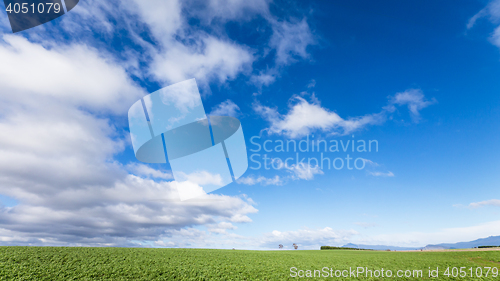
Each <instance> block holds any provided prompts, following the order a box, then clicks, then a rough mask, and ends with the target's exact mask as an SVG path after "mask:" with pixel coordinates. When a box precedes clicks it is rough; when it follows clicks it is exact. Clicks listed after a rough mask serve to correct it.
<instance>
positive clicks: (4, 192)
mask: <svg viewBox="0 0 500 281" xmlns="http://www.w3.org/2000/svg"><path fill="white" fill-rule="evenodd" d="M101 2H102V1H101ZM0 32H2V34H1V35H0V36H1V39H0V61H1V62H2V64H1V66H0V89H2V90H1V91H0V101H1V102H0V194H1V196H0V201H1V202H2V207H1V208H2V209H1V216H0V241H1V242H0V243H2V244H4V245H86V246H106V245H108V246H153V247H208V248H245V249H273V248H276V247H277V245H278V244H284V245H285V246H286V247H288V248H291V245H292V243H298V244H299V246H300V248H301V249H308V248H310V249H317V248H318V247H319V246H320V245H343V244H347V243H360V244H391V245H395V246H416V247H418V246H425V245H426V244H429V243H441V242H459V241H467V240H474V239H477V238H481V237H487V236H490V235H500V220H499V218H498V216H499V209H498V208H499V207H500V201H499V200H498V198H499V196H500V194H499V191H498V182H499V180H500V179H499V176H498V169H499V161H498V159H500V155H499V154H500V153H499V150H498V140H499V137H500V135H499V133H500V132H499V126H498V120H500V119H499V118H500V103H499V95H498V94H499V92H500V83H498V81H499V79H498V77H500V52H499V50H500V1H491V2H488V1H459V2H457V1H453V2H452V1H439V2H435V1H405V2H401V1H385V2H384V3H383V4H381V3H374V2H373V1H344V2H341V1H308V2H307V3H306V2H289V1H268V0H259V1H252V2H248V3H247V1H223V0H211V1H206V2H202V1H173V0H172V1H160V0H157V1H148V2H147V3H146V2H145V1H139V0H127V1H120V2H115V1H107V2H106V3H100V2H99V1H93V0H88V1H81V3H80V4H79V5H78V6H77V7H76V8H75V9H74V10H72V11H71V12H70V13H68V14H67V15H65V16H63V17H61V18H59V19H56V20H54V21H52V22H50V23H48V24H45V25H42V26H38V27H35V28H33V29H30V30H28V31H25V32H21V33H17V34H15V35H13V34H12V33H11V32H10V30H9V26H8V20H7V16H6V13H0ZM191 78H195V79H196V81H197V83H198V85H199V88H200V91H201V93H202V98H203V104H204V108H205V111H206V112H207V113H209V114H213V115H230V116H235V117H237V118H238V119H239V120H240V121H241V123H242V127H243V131H244V134H245V139H246V143H247V148H248V153H249V156H250V155H252V153H254V152H252V151H250V149H255V147H256V146H255V145H253V144H252V143H251V141H250V139H251V138H252V137H254V136H258V137H260V138H259V139H254V140H255V142H257V143H259V144H260V145H262V144H263V143H264V141H266V140H271V141H273V143H276V142H277V141H280V140H281V141H285V142H286V141H289V140H295V141H296V142H299V141H301V140H304V139H306V137H307V135H309V137H310V139H313V138H314V139H315V140H319V139H322V140H327V141H332V140H337V141H343V142H347V141H352V140H353V139H354V140H366V141H368V140H376V141H377V142H378V144H379V149H378V151H376V152H354V153H347V152H335V153H330V154H329V155H325V156H328V157H331V158H335V157H340V158H345V157H346V156H347V154H350V156H351V157H353V158H354V159H357V158H361V159H363V160H361V161H362V162H363V163H364V166H365V167H364V169H361V170H357V169H353V170H349V169H347V168H343V169H340V170H335V169H325V168H324V169H320V168H319V167H315V166H314V165H311V166H310V165H304V166H298V165H293V164H292V165H282V166H280V169H278V170H276V169H270V170H265V169H258V170H254V169H249V170H248V171H247V172H246V174H245V175H244V176H243V178H241V179H240V180H239V183H232V184H229V185H227V186H225V187H223V188H221V189H218V190H217V191H215V192H213V193H211V194H210V195H208V196H207V197H206V198H204V199H203V200H198V201H196V200H195V201H192V202H180V201H178V200H177V197H176V196H177V195H176V185H177V184H178V183H176V182H175V181H174V180H173V178H172V175H171V172H170V167H169V165H168V164H167V165H159V164H152V165H146V164H143V163H140V162H138V161H137V160H136V159H135V156H134V153H133V149H132V146H131V142H130V137H129V134H128V121H127V112H128V108H129V107H130V106H131V105H132V104H133V103H134V102H136V101H137V100H139V99H140V98H141V97H143V96H145V95H147V94H148V93H151V92H154V91H156V90H158V89H160V88H162V87H166V86H168V85H171V84H174V83H177V82H181V81H184V80H187V79H191ZM313 135H314V137H313ZM261 154H262V156H263V154H264V152H261ZM266 154H267V156H268V157H270V158H280V159H282V160H285V159H286V158H287V157H294V155H295V153H285V152H269V153H267V152H266ZM300 157H315V158H319V157H320V154H319V153H317V152H309V153H301V156H300ZM249 165H250V167H252V166H254V164H252V163H251V162H250V163H249Z"/></svg>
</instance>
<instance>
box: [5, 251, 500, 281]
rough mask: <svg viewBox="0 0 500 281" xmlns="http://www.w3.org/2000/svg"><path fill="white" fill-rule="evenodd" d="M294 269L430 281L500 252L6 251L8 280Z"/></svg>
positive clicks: (188, 276)
mask: <svg viewBox="0 0 500 281" xmlns="http://www.w3.org/2000/svg"><path fill="white" fill-rule="evenodd" d="M292 266H295V267H297V268H299V269H304V270H307V269H312V270H313V269H321V268H322V267H325V266H326V267H333V268H338V269H346V268H349V267H357V266H367V267H369V268H372V269H380V268H384V269H386V270H387V269H391V270H393V271H394V272H395V270H398V269H424V279H428V278H425V277H426V275H427V270H426V269H427V268H428V267H433V268H435V267H436V266H439V268H445V267H447V266H452V267H453V266H456V267H461V266H465V267H467V268H469V267H476V266H496V267H500V252H499V251H490V252H377V251H348V250H340V251H339V250H327V251H238V250H204V249H137V248H133V249H128V248H52V247H0V279H2V280H13V279H19V280H21V279H22V280H35V279H36V280H72V279H88V280H93V279H100V280H101V279H102V280H109V279H113V280H152V279H166V280H213V279H223V280H282V279H286V278H287V277H289V274H290V267H292ZM293 279H295V278H293ZM304 279H306V278H303V280H304ZM392 279H393V280H404V279H400V278H392ZM439 279H440V280H441V279H442V278H439ZM450 279H452V278H450ZM467 279H470V278H465V279H464V278H457V279H456V280H467ZM498 279H500V277H497V278H487V279H483V280H498ZM349 280H356V279H354V278H352V279H349ZM361 280H379V279H377V278H373V279H370V278H368V279H367V278H362V279H361ZM406 280H413V279H406ZM420 280H421V279H420Z"/></svg>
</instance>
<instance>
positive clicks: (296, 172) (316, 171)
mask: <svg viewBox="0 0 500 281" xmlns="http://www.w3.org/2000/svg"><path fill="white" fill-rule="evenodd" d="M286 169H287V170H288V171H290V172H292V173H293V175H292V177H291V178H292V179H294V180H299V179H300V180H312V179H314V175H323V174H324V173H323V171H322V170H321V169H320V167H319V166H312V165H309V164H304V163H299V164H298V165H297V164H294V165H291V166H287V167H286Z"/></svg>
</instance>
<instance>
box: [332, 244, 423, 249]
mask: <svg viewBox="0 0 500 281" xmlns="http://www.w3.org/2000/svg"><path fill="white" fill-rule="evenodd" d="M342 248H359V249H367V250H383V251H385V250H391V251H409V250H419V249H421V248H409V247H396V246H386V245H363V244H352V243H349V244H346V245H344V246H342Z"/></svg>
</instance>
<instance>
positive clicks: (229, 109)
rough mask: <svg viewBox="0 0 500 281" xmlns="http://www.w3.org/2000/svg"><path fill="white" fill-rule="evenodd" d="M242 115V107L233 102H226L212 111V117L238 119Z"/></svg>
mask: <svg viewBox="0 0 500 281" xmlns="http://www.w3.org/2000/svg"><path fill="white" fill-rule="evenodd" d="M240 114H241V112H240V107H239V106H237V105H236V104H235V103H234V102H233V101H231V100H226V101H224V102H222V103H220V104H219V105H217V106H216V107H215V108H213V109H212V112H211V113H210V115H216V116H232V117H238V116H239V115H240Z"/></svg>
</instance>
